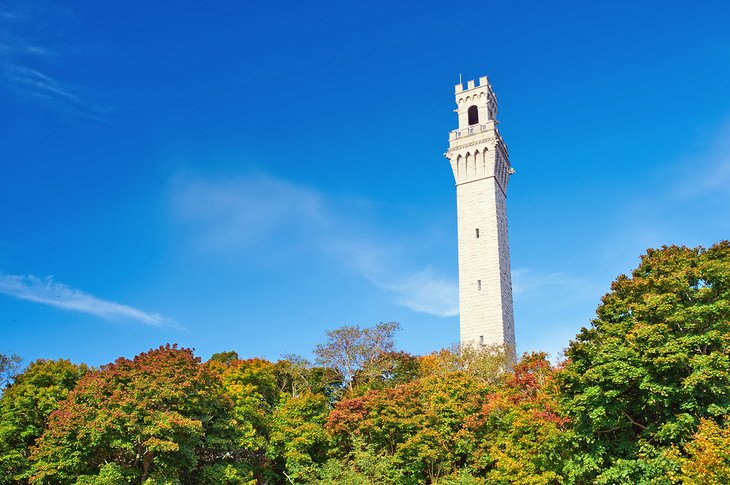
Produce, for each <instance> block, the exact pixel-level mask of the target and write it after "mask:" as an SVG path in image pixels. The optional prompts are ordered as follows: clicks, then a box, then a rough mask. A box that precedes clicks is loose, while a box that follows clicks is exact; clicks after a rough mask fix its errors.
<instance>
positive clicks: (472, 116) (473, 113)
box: [468, 105, 479, 126]
mask: <svg viewBox="0 0 730 485" xmlns="http://www.w3.org/2000/svg"><path fill="white" fill-rule="evenodd" d="M468 113H469V125H470V126H471V125H477V124H479V109H478V108H477V107H476V105H473V106H469V111H468Z"/></svg>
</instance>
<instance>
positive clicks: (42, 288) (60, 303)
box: [0, 275, 177, 326]
mask: <svg viewBox="0 0 730 485" xmlns="http://www.w3.org/2000/svg"><path fill="white" fill-rule="evenodd" d="M0 293H1V294H5V295H8V296H12V297H15V298H18V299H20V300H27V301H32V302H35V303H40V304H43V305H50V306H53V307H57V308H62V309H64V310H70V311H74V312H79V313H86V314H89V315H94V316H97V317H101V318H104V319H107V320H134V321H137V322H140V323H144V324H146V325H152V326H177V325H176V324H175V322H173V321H172V320H170V319H168V318H165V317H163V316H162V315H158V314H156V313H147V312H144V311H142V310H139V309H137V308H134V307H131V306H129V305H123V304H121V303H116V302H113V301H108V300H102V299H100V298H97V297H95V296H93V295H90V294H88V293H85V292H83V291H81V290H78V289H76V288H72V287H70V286H67V285H64V284H63V283H59V282H57V281H55V280H54V279H53V277H51V276H48V277H45V278H38V277H37V276H33V275H0Z"/></svg>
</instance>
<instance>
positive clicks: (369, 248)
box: [171, 174, 459, 317]
mask: <svg viewBox="0 0 730 485" xmlns="http://www.w3.org/2000/svg"><path fill="white" fill-rule="evenodd" d="M171 206H172V210H173V213H174V216H175V219H176V220H177V221H178V222H179V223H182V224H184V225H185V226H186V227H187V228H189V229H190V230H191V232H192V234H193V237H194V238H195V239H196V240H197V241H198V243H199V244H200V246H201V247H202V248H204V249H206V250H212V251H220V250H230V251H236V252H237V251H241V250H246V249H248V248H249V247H250V245H252V244H255V243H257V242H260V241H265V240H267V238H268V237H270V236H271V235H272V234H274V233H276V232H278V233H285V234H287V238H290V239H295V240H296V241H297V246H299V247H307V248H309V249H311V250H313V251H317V252H318V253H319V255H325V256H326V257H329V258H333V259H334V260H336V263H337V264H338V265H339V266H341V267H342V266H344V267H348V268H350V269H351V270H352V271H354V272H355V273H357V274H358V275H360V276H361V277H363V278H364V279H366V280H367V281H369V282H370V283H372V284H373V285H374V286H375V287H377V288H379V289H380V290H382V291H384V292H386V293H387V294H389V295H391V298H392V300H393V301H394V302H395V303H396V304H399V305H401V306H404V307H406V308H410V309H411V310H413V311H416V312H420V313H427V314H430V315H436V316H441V317H451V316H455V315H458V312H459V309H458V286H457V283H456V281H455V280H454V279H450V278H448V277H444V276H441V275H439V274H438V273H437V272H436V271H435V270H434V269H433V268H431V267H429V266H426V267H423V266H419V265H418V264H417V263H413V262H411V261H409V260H408V258H407V257H405V255H404V251H403V250H402V249H401V248H403V247H405V248H407V247H412V244H408V243H409V242H411V243H412V241H408V240H407V238H408V237H419V236H422V234H418V235H415V236H414V235H410V236H407V235H403V234H401V235H398V236H395V237H396V238H398V239H400V240H401V242H402V243H403V244H400V245H399V244H394V243H392V241H391V242H388V243H384V242H382V241H383V240H385V239H386V238H385V237H380V236H381V235H380V234H378V233H379V231H378V230H377V229H375V228H372V227H367V223H366V222H365V219H366V218H365V217H363V215H362V213H361V210H362V208H363V207H364V206H367V204H364V205H363V204H362V201H358V202H357V203H352V201H351V200H343V199H341V198H335V197H331V196H328V195H326V194H323V193H321V192H319V191H317V190H315V189H313V188H310V187H305V186H302V185H298V184H294V183H291V182H287V181H283V180H281V179H277V178H274V177H271V176H268V175H264V174H254V175H248V176H239V177H234V178H226V179H214V178H199V177H194V176H181V177H178V178H177V179H176V180H175V181H174V182H173V184H172V191H171ZM293 235H296V236H295V237H292V236H293ZM364 235H367V236H364Z"/></svg>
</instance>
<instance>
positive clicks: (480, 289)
mask: <svg viewBox="0 0 730 485" xmlns="http://www.w3.org/2000/svg"><path fill="white" fill-rule="evenodd" d="M477 290H479V291H482V280H477Z"/></svg>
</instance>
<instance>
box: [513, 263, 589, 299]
mask: <svg viewBox="0 0 730 485" xmlns="http://www.w3.org/2000/svg"><path fill="white" fill-rule="evenodd" d="M595 289H596V288H595V285H593V284H591V283H590V282H588V281H587V280H585V279H583V278H578V277H575V276H571V275H569V274H567V273H564V272H559V271H556V272H537V271H534V270H531V269H527V268H515V269H513V270H512V293H513V294H514V295H515V298H520V297H523V295H524V297H525V298H526V297H528V296H529V295H530V294H531V293H539V294H543V293H545V292H546V291H551V290H552V291H555V292H557V293H563V294H568V295H569V294H574V293H576V292H577V293H581V294H584V293H587V292H592V291H594V290H595Z"/></svg>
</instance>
